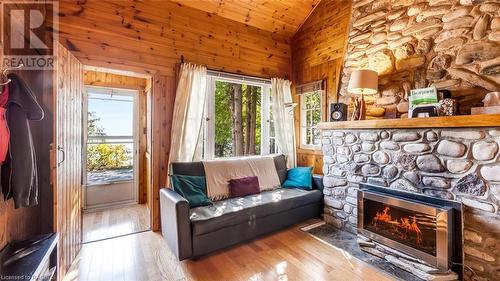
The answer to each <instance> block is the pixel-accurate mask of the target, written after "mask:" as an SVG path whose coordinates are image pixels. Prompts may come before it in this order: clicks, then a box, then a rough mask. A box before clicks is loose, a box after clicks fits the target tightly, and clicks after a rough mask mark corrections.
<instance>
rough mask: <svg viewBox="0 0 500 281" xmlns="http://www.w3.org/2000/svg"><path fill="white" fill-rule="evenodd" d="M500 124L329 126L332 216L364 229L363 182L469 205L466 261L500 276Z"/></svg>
mask: <svg viewBox="0 0 500 281" xmlns="http://www.w3.org/2000/svg"><path fill="white" fill-rule="evenodd" d="M499 144H500V128H472V129H407V130H401V129H397V130H395V129H371V130H325V131H323V132H322V149H323V154H324V158H323V159H324V160H323V161H324V166H323V172H324V174H325V177H324V185H325V189H324V194H325V199H324V200H325V210H324V217H325V221H326V222H327V223H329V224H332V225H334V226H336V227H338V228H341V229H345V230H348V231H350V232H353V233H356V223H357V206H356V205H357V190H358V188H359V184H360V183H371V184H374V185H378V186H385V187H387V188H389V189H398V190H404V191H407V192H414V193H420V194H426V195H429V196H435V197H440V198H445V199H450V200H456V201H459V202H462V203H463V204H464V206H465V213H464V233H463V235H464V252H465V264H466V265H467V266H469V267H470V268H472V269H473V270H474V272H475V274H477V276H478V277H476V278H472V276H473V274H472V272H471V271H470V270H467V271H466V277H467V278H466V279H468V280H500V215H499V210H498V209H499V208H498V207H499V204H500V153H499Z"/></svg>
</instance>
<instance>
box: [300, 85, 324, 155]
mask: <svg viewBox="0 0 500 281" xmlns="http://www.w3.org/2000/svg"><path fill="white" fill-rule="evenodd" d="M322 108H323V91H322V90H316V91H312V92H306V93H303V94H301V95H300V123H301V126H300V138H301V142H300V147H301V148H304V149H319V148H320V146H321V137H320V131H319V129H318V128H317V125H318V123H319V122H321V116H322V111H321V109H322Z"/></svg>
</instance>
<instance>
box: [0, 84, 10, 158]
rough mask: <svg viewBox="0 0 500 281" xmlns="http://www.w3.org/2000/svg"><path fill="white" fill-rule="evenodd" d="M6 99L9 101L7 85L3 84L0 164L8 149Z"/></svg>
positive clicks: (0, 102) (0, 100)
mask: <svg viewBox="0 0 500 281" xmlns="http://www.w3.org/2000/svg"><path fill="white" fill-rule="evenodd" d="M7 101H9V85H5V86H4V87H3V91H2V93H0V166H1V165H2V163H3V162H4V161H5V157H7V151H8V150H9V138H10V133H9V127H8V126H7V119H6V117H5V111H6V110H7Z"/></svg>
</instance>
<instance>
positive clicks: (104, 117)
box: [83, 86, 138, 209]
mask: <svg viewBox="0 0 500 281" xmlns="http://www.w3.org/2000/svg"><path fill="white" fill-rule="evenodd" d="M85 90H86V91H85V105H86V114H85V116H84V117H85V120H84V128H85V130H86V134H85V140H84V144H85V150H84V151H85V153H84V156H85V157H84V158H85V161H86V168H85V169H84V173H83V182H84V185H85V200H84V202H85V208H86V209H95V208H103V207H109V206H112V205H121V204H129V203H137V200H138V198H137V197H138V196H137V195H138V185H137V158H138V157H137V149H138V146H137V129H136V128H137V121H136V116H137V114H136V111H137V109H136V108H137V106H136V102H137V95H138V92H137V91H135V90H124V89H112V88H102V87H90V86H89V87H86V89H85Z"/></svg>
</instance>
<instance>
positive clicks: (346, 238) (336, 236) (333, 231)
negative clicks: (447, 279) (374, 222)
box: [301, 223, 422, 281]
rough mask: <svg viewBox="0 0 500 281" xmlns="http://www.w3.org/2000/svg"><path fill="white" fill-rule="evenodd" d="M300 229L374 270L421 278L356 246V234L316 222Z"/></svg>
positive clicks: (415, 279)
mask: <svg viewBox="0 0 500 281" xmlns="http://www.w3.org/2000/svg"><path fill="white" fill-rule="evenodd" d="M301 230H302V231H305V232H307V233H309V234H310V235H312V236H314V237H315V238H317V239H319V240H321V241H323V242H324V243H327V244H329V245H331V246H333V247H335V248H338V249H342V250H344V251H346V252H347V253H349V254H350V255H352V256H353V257H354V258H356V259H358V260H361V261H364V262H366V263H367V264H369V265H371V266H372V267H374V268H375V269H376V270H379V271H383V272H385V273H387V274H388V275H390V276H392V277H393V278H395V279H396V280H406V281H421V280H422V279H420V278H418V277H416V276H415V275H413V274H411V273H409V272H407V271H404V270H402V269H400V268H399V267H396V266H394V265H392V264H391V263H389V262H388V261H386V260H384V259H381V258H379V257H376V256H374V255H371V254H368V253H366V252H363V251H362V250H361V248H360V247H359V246H358V242H356V239H357V236H356V235H354V234H352V233H350V232H347V231H343V230H339V229H337V228H335V227H333V226H331V225H328V224H325V223H316V224H313V225H310V226H306V227H303V228H301Z"/></svg>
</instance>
